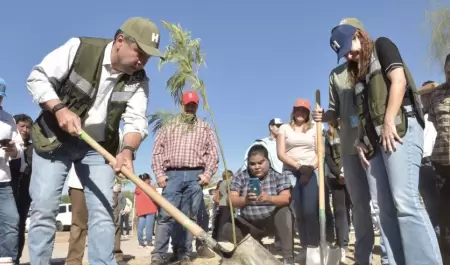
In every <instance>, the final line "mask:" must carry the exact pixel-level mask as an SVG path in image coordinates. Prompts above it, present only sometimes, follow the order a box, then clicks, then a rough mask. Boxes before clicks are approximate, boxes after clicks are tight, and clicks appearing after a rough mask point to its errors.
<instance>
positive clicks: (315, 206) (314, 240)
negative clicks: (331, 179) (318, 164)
mask: <svg viewBox="0 0 450 265" xmlns="http://www.w3.org/2000/svg"><path fill="white" fill-rule="evenodd" d="M284 173H285V174H287V175H288V176H289V178H290V179H291V183H292V187H293V188H292V199H293V204H292V207H293V212H294V214H295V224H296V225H297V232H298V234H299V237H300V244H301V246H302V247H304V248H306V247H318V246H319V241H320V233H319V187H318V183H317V171H314V172H313V174H312V176H311V177H310V178H309V181H308V183H306V184H304V185H302V184H300V176H301V173H300V172H298V171H291V170H285V171H284Z"/></svg>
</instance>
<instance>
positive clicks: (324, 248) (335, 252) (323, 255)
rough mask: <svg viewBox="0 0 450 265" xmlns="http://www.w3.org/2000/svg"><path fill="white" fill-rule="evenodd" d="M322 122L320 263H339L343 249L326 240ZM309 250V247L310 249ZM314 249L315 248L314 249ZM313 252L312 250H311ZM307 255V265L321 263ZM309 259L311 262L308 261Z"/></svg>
mask: <svg viewBox="0 0 450 265" xmlns="http://www.w3.org/2000/svg"><path fill="white" fill-rule="evenodd" d="M316 108H320V91H319V90H316ZM322 135H323V133H322V122H316V154H317V159H318V160H319V168H318V170H319V223H320V247H319V249H318V250H319V251H320V265H337V264H339V263H340V260H341V250H340V249H339V248H336V247H330V246H329V245H328V243H327V240H326V216H325V178H324V156H325V150H324V149H325V148H324V144H323V137H322ZM308 251H309V249H308ZM313 251H314V250H313ZM311 252H312V251H311ZM306 255H307V260H306V261H307V262H306V265H319V264H318V263H317V262H315V261H310V259H308V253H307V254H306ZM308 261H309V262H308Z"/></svg>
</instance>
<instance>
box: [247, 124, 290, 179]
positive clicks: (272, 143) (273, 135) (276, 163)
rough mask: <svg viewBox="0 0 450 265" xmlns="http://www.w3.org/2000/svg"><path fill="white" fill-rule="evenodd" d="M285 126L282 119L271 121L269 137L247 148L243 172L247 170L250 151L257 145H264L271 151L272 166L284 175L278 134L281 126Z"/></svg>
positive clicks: (258, 140)
mask: <svg viewBox="0 0 450 265" xmlns="http://www.w3.org/2000/svg"><path fill="white" fill-rule="evenodd" d="M281 125H283V122H282V121H281V119H280V118H273V119H271V120H270V121H269V136H268V137H266V138H263V139H257V140H255V142H253V144H252V145H250V146H249V147H248V148H247V151H246V152H245V156H244V165H243V166H242V170H244V169H247V153H248V150H250V148H251V147H252V146H254V145H255V144H262V145H264V147H266V148H267V151H269V159H270V163H271V166H272V167H273V169H274V170H275V171H277V172H278V173H283V162H281V161H280V159H278V155H277V134H278V129H279V128H280V126H281Z"/></svg>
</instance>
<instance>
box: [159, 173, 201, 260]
mask: <svg viewBox="0 0 450 265" xmlns="http://www.w3.org/2000/svg"><path fill="white" fill-rule="evenodd" d="M202 172H203V171H202V170H171V171H167V172H166V175H167V177H168V179H167V184H166V187H165V188H164V189H163V191H162V196H163V197H164V198H165V199H166V200H168V201H169V202H170V203H171V204H172V205H174V206H175V207H176V208H178V209H180V210H181V211H182V212H183V213H184V214H185V215H186V216H187V217H189V218H190V219H191V220H193V221H195V219H196V217H197V212H198V210H199V208H200V203H201V201H202V200H203V192H202V187H201V186H200V185H199V184H198V175H200V174H201V173H202ZM175 224H176V221H175V219H173V218H172V216H170V215H169V214H168V213H167V212H166V211H165V210H164V209H162V208H161V209H160V212H159V216H158V221H157V222H156V239H155V248H154V250H153V251H152V260H160V261H164V260H166V259H167V250H168V247H169V239H170V236H172V231H173V229H177V232H176V233H177V240H178V241H179V242H180V244H177V254H178V256H179V257H183V256H188V255H190V253H189V249H188V248H187V247H186V246H187V245H188V244H189V243H190V244H191V245H192V234H191V233H189V232H188V231H187V230H186V229H185V228H183V227H181V226H178V227H179V228H177V226H176V225H175ZM172 240H174V239H172ZM182 242H184V243H182ZM191 248H192V247H191Z"/></svg>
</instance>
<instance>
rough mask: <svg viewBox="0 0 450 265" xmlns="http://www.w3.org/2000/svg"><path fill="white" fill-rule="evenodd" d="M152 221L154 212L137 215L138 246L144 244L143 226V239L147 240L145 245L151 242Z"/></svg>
mask: <svg viewBox="0 0 450 265" xmlns="http://www.w3.org/2000/svg"><path fill="white" fill-rule="evenodd" d="M154 221H155V214H154V213H151V214H147V215H142V216H139V218H138V229H137V234H138V241H139V245H140V246H143V245H144V228H145V241H147V245H149V244H151V243H152V236H153V222H154Z"/></svg>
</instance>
